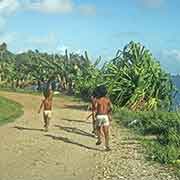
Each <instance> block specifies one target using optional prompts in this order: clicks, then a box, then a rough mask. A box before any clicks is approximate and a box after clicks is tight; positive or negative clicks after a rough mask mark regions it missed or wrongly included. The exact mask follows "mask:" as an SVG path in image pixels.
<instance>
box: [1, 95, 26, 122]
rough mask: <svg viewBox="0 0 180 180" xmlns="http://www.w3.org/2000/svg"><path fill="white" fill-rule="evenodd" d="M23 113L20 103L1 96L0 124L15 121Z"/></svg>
mask: <svg viewBox="0 0 180 180" xmlns="http://www.w3.org/2000/svg"><path fill="white" fill-rule="evenodd" d="M22 114H23V110H22V106H21V105H20V104H18V103H16V102H14V101H11V100H8V99H6V98H4V97H0V125H2V124H5V123H8V122H12V121H14V119H16V118H18V117H19V116H21V115H22Z"/></svg>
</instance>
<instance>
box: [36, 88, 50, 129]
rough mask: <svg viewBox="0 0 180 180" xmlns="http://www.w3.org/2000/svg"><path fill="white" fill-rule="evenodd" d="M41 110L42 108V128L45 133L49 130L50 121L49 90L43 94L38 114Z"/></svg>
mask: <svg viewBox="0 0 180 180" xmlns="http://www.w3.org/2000/svg"><path fill="white" fill-rule="evenodd" d="M42 108H43V118H44V128H45V131H46V132H47V131H48V128H49V123H50V119H51V116H52V92H51V90H50V89H48V90H47V91H46V92H44V99H43V100H42V103H41V105H40V108H39V111H38V113H40V112H41V109H42Z"/></svg>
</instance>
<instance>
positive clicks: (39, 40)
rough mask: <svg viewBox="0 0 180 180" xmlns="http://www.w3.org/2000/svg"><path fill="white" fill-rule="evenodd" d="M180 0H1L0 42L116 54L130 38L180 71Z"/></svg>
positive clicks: (14, 48)
mask: <svg viewBox="0 0 180 180" xmlns="http://www.w3.org/2000/svg"><path fill="white" fill-rule="evenodd" d="M179 18H180V1H179V0H0V43H2V42H6V43H7V45H8V49H9V50H10V51H12V52H14V53H20V52H23V51H27V50H29V49H32V50H34V49H38V50H40V51H43V52H44V51H46V52H49V53H64V50H65V49H68V50H69V51H73V52H77V53H83V52H84V51H85V50H87V51H88V53H89V55H90V57H91V58H92V59H93V60H95V59H96V58H97V57H98V56H102V58H103V61H108V60H110V59H111V58H113V57H114V56H115V54H116V52H117V50H118V49H122V48H123V47H124V46H125V45H126V44H128V43H129V42H130V41H132V40H133V41H135V42H140V43H142V44H143V45H144V46H145V47H146V48H148V49H150V51H151V52H152V54H153V56H154V57H155V58H156V59H157V60H158V61H160V63H161V65H162V67H163V68H164V69H165V70H166V71H168V72H170V73H171V74H180V20H179Z"/></svg>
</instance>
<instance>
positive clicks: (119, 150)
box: [0, 92, 176, 180]
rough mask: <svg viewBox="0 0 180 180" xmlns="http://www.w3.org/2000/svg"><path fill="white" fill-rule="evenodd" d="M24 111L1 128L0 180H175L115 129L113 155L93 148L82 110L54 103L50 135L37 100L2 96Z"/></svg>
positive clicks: (58, 101) (64, 101) (74, 105)
mask: <svg viewBox="0 0 180 180" xmlns="http://www.w3.org/2000/svg"><path fill="white" fill-rule="evenodd" d="M0 96H4V97H7V98H9V99H12V100H15V101H17V102H19V103H21V104H22V105H23V106H24V115H23V116H22V117H21V118H19V119H18V120H16V121H15V122H14V123H9V124H7V125H4V126H2V127H0V180H104V179H111V180H119V179H124V180H175V179H176V177H175V176H174V175H173V174H170V173H168V171H169V170H167V168H165V167H162V166H160V165H159V164H153V165H152V164H149V163H147V161H146V160H145V159H144V156H143V154H142V147H141V145H140V144H139V141H138V140H137V139H136V137H134V135H132V134H131V133H130V132H129V131H128V130H127V129H125V128H122V127H117V125H114V127H113V131H112V139H111V144H112V151H111V152H104V151H103V147H102V146H100V147H97V146H95V141H96V140H95V139H94V137H92V135H91V133H90V132H91V124H90V122H87V121H86V120H85V117H86V116H87V112H85V111H84V104H83V103H79V102H76V101H73V100H72V99H69V98H67V97H63V98H54V110H53V118H52V121H51V127H50V130H49V132H44V131H43V129H42V127H43V121H42V116H41V115H38V114H37V110H38V107H39V104H40V102H41V99H42V98H41V97H40V96H33V95H27V94H18V93H8V92H0Z"/></svg>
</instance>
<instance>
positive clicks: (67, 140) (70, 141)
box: [45, 134, 103, 152]
mask: <svg viewBox="0 0 180 180" xmlns="http://www.w3.org/2000/svg"><path fill="white" fill-rule="evenodd" d="M45 136H47V137H51V138H52V139H53V140H60V141H63V142H65V143H69V144H74V145H77V146H79V147H82V148H85V149H89V150H94V151H100V152H103V150H100V149H97V148H93V147H89V146H86V145H83V144H80V143H78V142H75V141H72V140H70V139H68V138H66V137H61V136H55V135H52V134H46V135H45Z"/></svg>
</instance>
